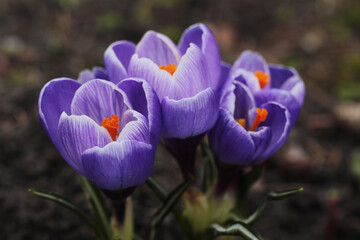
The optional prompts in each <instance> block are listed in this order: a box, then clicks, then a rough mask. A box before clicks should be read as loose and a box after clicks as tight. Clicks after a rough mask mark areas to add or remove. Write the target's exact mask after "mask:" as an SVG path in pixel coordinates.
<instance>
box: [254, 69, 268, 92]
mask: <svg viewBox="0 0 360 240" xmlns="http://www.w3.org/2000/svg"><path fill="white" fill-rule="evenodd" d="M254 75H255V77H257V79H258V81H259V85H260V89H263V88H264V87H266V86H267V85H268V84H269V78H270V76H269V74H266V73H264V72H263V71H260V70H258V71H255V73H254Z"/></svg>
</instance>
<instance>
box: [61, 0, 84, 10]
mask: <svg viewBox="0 0 360 240" xmlns="http://www.w3.org/2000/svg"><path fill="white" fill-rule="evenodd" d="M83 1H84V0H58V4H59V5H60V7H61V8H63V9H68V10H71V9H75V8H77V7H78V6H79V5H80V3H81V2H83Z"/></svg>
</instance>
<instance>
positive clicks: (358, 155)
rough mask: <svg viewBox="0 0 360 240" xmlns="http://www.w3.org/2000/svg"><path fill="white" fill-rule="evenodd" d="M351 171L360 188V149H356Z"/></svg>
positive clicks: (351, 159) (352, 156)
mask: <svg viewBox="0 0 360 240" xmlns="http://www.w3.org/2000/svg"><path fill="white" fill-rule="evenodd" d="M350 161H351V162H350V171H351V173H352V175H353V176H354V177H355V178H356V180H357V182H358V184H359V185H358V186H359V187H360V149H355V150H354V152H353V153H352V155H351V158H350Z"/></svg>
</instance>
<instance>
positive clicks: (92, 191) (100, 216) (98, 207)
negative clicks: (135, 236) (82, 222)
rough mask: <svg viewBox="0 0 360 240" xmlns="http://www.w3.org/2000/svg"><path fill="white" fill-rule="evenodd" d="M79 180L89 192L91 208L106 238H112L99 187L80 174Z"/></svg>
mask: <svg viewBox="0 0 360 240" xmlns="http://www.w3.org/2000/svg"><path fill="white" fill-rule="evenodd" d="M80 180H81V183H82V185H83V187H84V189H85V191H86V192H87V193H88V194H89V197H90V202H91V207H92V210H93V212H94V215H95V217H96V218H97V220H98V222H99V224H100V225H101V229H102V231H103V232H104V233H105V235H106V238H107V239H112V232H111V229H110V227H109V220H108V216H107V214H106V208H105V205H104V202H103V200H102V198H101V193H100V191H99V189H98V188H97V187H96V186H94V185H92V184H91V183H90V182H89V180H87V179H86V178H85V177H82V176H81V177H80Z"/></svg>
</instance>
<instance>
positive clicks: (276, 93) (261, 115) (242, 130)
mask: <svg viewBox="0 0 360 240" xmlns="http://www.w3.org/2000/svg"><path fill="white" fill-rule="evenodd" d="M228 78H229V79H230V82H232V85H231V86H230V87H229V88H228V91H227V92H226V94H225V97H224V98H223V99H222V101H221V110H220V113H219V118H218V120H217V122H216V124H215V126H214V128H213V129H212V130H211V131H210V132H209V141H210V144H211V147H212V149H213V151H214V153H215V155H216V156H217V158H218V159H219V160H220V161H221V162H224V163H226V164H231V165H240V166H253V165H256V164H258V163H260V162H262V161H263V160H265V159H266V158H268V157H270V156H271V155H273V154H274V153H275V152H276V151H277V150H279V148H280V147H281V146H282V145H283V144H284V142H285V141H286V139H287V137H288V134H289V132H290V129H291V127H292V125H293V124H294V122H295V120H296V118H297V116H298V114H299V111H300V108H301V105H302V103H303V100H304V94H305V87H304V83H303V82H302V80H301V78H300V77H299V75H298V74H297V73H296V71H295V70H294V69H291V68H285V67H281V66H275V65H270V66H269V65H268V64H266V62H265V61H264V59H263V58H262V57H261V56H260V55H259V54H257V53H254V52H251V51H245V52H244V53H243V54H242V55H241V56H240V58H239V59H238V60H237V61H236V62H235V64H234V66H233V67H232V68H231V69H229V76H228Z"/></svg>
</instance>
